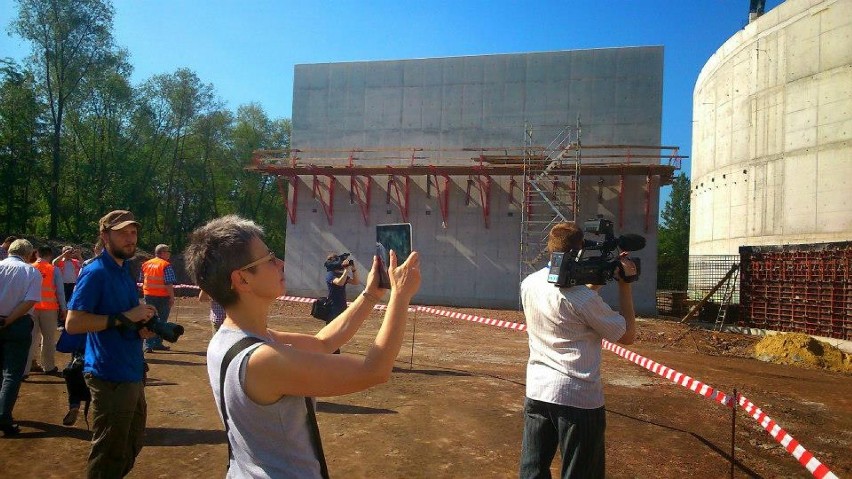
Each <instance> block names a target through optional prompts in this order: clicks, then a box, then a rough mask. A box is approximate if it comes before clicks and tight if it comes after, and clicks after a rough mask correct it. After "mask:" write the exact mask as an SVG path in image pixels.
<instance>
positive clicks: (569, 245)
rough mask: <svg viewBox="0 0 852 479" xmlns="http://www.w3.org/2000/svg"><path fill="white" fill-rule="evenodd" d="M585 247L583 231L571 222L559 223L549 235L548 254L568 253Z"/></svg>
mask: <svg viewBox="0 0 852 479" xmlns="http://www.w3.org/2000/svg"><path fill="white" fill-rule="evenodd" d="M582 247H583V230H581V229H580V228H578V227H577V225H576V224H575V223H573V222H571V221H564V222H562V223H557V224H556V225H554V226H553V228H551V229H550V233H548V235H547V252H548V253H567V252H568V251H571V250H578V249H580V248H582Z"/></svg>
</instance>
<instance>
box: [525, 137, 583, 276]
mask: <svg viewBox="0 0 852 479" xmlns="http://www.w3.org/2000/svg"><path fill="white" fill-rule="evenodd" d="M524 144H525V147H527V148H526V149H525V152H524V205H523V208H522V214H521V246H520V247H521V255H520V258H521V264H520V268H519V272H520V278H521V280H523V278H525V277H526V276H527V275H528V274H530V273H532V272H533V271H536V270H538V269H540V268H541V267H543V266H544V264H545V262H546V251H545V249H546V246H547V233H548V232H549V231H550V228H551V227H552V226H553V225H554V224H556V223H557V222H560V221H575V220H576V218H577V212H578V210H579V204H578V200H577V191H578V190H579V178H580V162H581V155H580V128H579V124H578V125H577V126H565V127H564V128H563V129H562V131H560V132H559V134H558V135H557V136H556V137H555V138H554V139H553V141H551V142H550V144H549V145H548V146H547V147H546V148H545V150H544V152H543V153H542V152H541V151H539V152H534V151H533V149H532V148H531V146H532V145H533V144H534V143H533V131H532V128H531V127H529V126H527V128H526V129H525V137H524Z"/></svg>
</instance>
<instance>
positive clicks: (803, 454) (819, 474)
mask: <svg viewBox="0 0 852 479" xmlns="http://www.w3.org/2000/svg"><path fill="white" fill-rule="evenodd" d="M190 286H191V285H190ZM278 299H279V300H282V301H294V302H299V303H312V302H314V301H315V298H305V297H300V296H281V297H279V298H278ZM375 307H376V309H387V306H385V305H381V304H378V305H376V306H375ZM412 310H417V311H423V312H425V313H430V314H434V315H437V316H444V317H448V318H454V319H463V320H466V321H471V322H474V323H480V324H487V325H489V326H496V327H498V328H506V329H512V330H515V331H526V325H525V324H520V323H512V322H509V321H502V320H496V319H491V318H486V317H482V316H476V315H473V314H465V313H459V312H455V311H447V310H443V309H438V308H430V307H428V306H415V307H414V308H409V311H412ZM601 345H602V346H603V348H604V349H607V350H609V351H612V352H613V353H615V354H616V355H618V356H621V357H622V358H624V359H626V360H628V361H630V362H632V363H634V364H637V365H639V366H641V367H643V368H645V369H647V370H649V371H651V372H653V373H654V374H658V375H660V376H662V377H664V378H666V379H668V380H670V381H672V382H674V383H675V384H679V385H681V386H683V387H685V388H687V389H689V390H690V391H692V392H694V393H696V394H700V395H702V396H704V397H707V398H710V399H712V400H714V401H716V402H718V403H719V404H722V405H723V406H727V407H734V400H733V398H732V397H731V396H730V395H727V394H725V393H723V392H721V391H718V390H716V389H714V388H713V387H711V386H709V385H707V384H705V383H703V382H701V381H699V380H697V379H694V378H692V377H690V376H688V375H686V374H683V373H680V372H678V371H676V370H674V369H672V368H669V367H667V366H663V365H662V364H660V363H658V362H656V361H653V360H651V359H648V358H646V357H644V356H642V355H640V354H637V353H635V352H633V351H630V350H628V349H626V348H623V347H621V346H618V345H616V344H613V343H611V342H609V341H607V340H602V342H601ZM737 397H738V401H737V402H738V405H739V406H740V407H742V408H743V409H744V410H745V411H746V412H747V413H748V414H749V415H751V417H752V418H753V419H754V420H756V421H757V422H758V423H759V424H760V425H761V427H763V428H764V429H765V430H766V432H768V433H769V435H770V436H772V437H773V438H775V440H776V441H778V443H779V444H781V446H783V447H784V449H786V450H787V452H789V453H790V454H792V455H793V457H795V458H796V459H797V460H798V461H799V463H800V464H802V465H803V466H804V467H805V468H806V469H807V470H808V471H810V472H811V474H813V476H814V477H816V478H817V479H837V476H836V475H835V474H834V473H833V472H831V470H830V469H829V468H828V467H827V466H826V465H825V464H823V463H822V462H820V461H819V460H818V459H817V458H816V457H814V455H813V454H812V453H811V452H809V451H808V450H807V449H805V448H804V446H802V445H801V443H799V441H797V440H796V439H795V438H793V436H791V435H790V434H789V433H788V432H787V431H785V430H784V429H782V428H781V426H779V425H778V424H777V423H776V422H775V421H774V420H773V419H772V418H770V417H769V416H767V415H766V414H765V413H764V412H763V411H762V410H761V409H760V408H758V407H757V406H755V405H754V403H752V402H751V401H749V400H748V399H746V398H745V396H743V395H742V394H737Z"/></svg>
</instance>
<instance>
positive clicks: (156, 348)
mask: <svg viewBox="0 0 852 479" xmlns="http://www.w3.org/2000/svg"><path fill="white" fill-rule="evenodd" d="M148 349H153V350H154V351H168V350H170V349H172V348H170V347H168V346H166V345H165V344H157V345H154V346H151V347H150V348H148Z"/></svg>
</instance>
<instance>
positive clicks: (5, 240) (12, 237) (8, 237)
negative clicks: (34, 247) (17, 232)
mask: <svg viewBox="0 0 852 479" xmlns="http://www.w3.org/2000/svg"><path fill="white" fill-rule="evenodd" d="M16 239H18V237H17V236H7V237H6V239H4V240H3V244H7V243H8V244H12V242H13V241H15V240H16Z"/></svg>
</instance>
